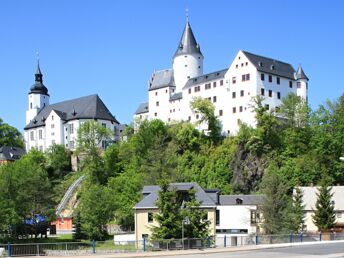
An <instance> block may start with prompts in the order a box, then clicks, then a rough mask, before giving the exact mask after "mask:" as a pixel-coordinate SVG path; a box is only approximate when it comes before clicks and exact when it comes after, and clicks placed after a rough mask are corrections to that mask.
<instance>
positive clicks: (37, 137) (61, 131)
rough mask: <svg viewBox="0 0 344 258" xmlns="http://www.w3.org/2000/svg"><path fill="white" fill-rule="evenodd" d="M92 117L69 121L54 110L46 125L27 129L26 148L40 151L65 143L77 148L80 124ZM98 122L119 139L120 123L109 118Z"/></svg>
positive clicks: (73, 148)
mask: <svg viewBox="0 0 344 258" xmlns="http://www.w3.org/2000/svg"><path fill="white" fill-rule="evenodd" d="M89 120H91V119H76V120H71V121H68V122H65V121H63V120H62V119H61V118H60V117H59V116H58V115H57V114H56V113H55V112H54V111H52V112H51V114H50V115H49V116H48V117H47V120H46V122H45V125H44V126H40V127H36V128H32V129H28V130H25V133H24V138H25V147H26V150H27V151H28V150H30V149H32V148H36V149H38V150H40V151H46V150H47V149H48V148H49V147H50V146H51V145H53V144H60V145H64V146H65V147H66V148H67V149H70V150H75V148H76V147H77V131H78V129H79V127H80V125H81V124H82V123H84V122H86V121H89ZM97 122H98V123H99V124H101V125H103V126H104V127H106V128H108V129H109V130H110V131H111V132H113V136H112V137H111V138H112V139H113V140H119V137H120V135H119V133H118V127H119V124H116V123H112V122H111V121H108V120H100V119H98V120H97ZM104 144H105V143H104V142H102V143H100V145H99V147H103V148H104V147H105V145H104Z"/></svg>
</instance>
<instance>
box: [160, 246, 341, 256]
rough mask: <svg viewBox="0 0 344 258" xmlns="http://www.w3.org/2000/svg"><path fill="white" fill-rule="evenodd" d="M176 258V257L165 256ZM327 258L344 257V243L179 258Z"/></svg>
mask: <svg viewBox="0 0 344 258" xmlns="http://www.w3.org/2000/svg"><path fill="white" fill-rule="evenodd" d="M164 257H165V258H175V257H176V256H164ZM184 257H185V258H210V257H211V258H227V257H229V258H244V257H245V258H273V257H279V258H292V257H298V258H301V257H302V258H320V257H322V258H325V257H328V258H329V257H331V258H336V257H341V258H342V257H344V243H331V244H317V245H304V246H292V247H279V248H273V249H262V250H252V251H237V252H225V253H209V254H189V255H178V258H184Z"/></svg>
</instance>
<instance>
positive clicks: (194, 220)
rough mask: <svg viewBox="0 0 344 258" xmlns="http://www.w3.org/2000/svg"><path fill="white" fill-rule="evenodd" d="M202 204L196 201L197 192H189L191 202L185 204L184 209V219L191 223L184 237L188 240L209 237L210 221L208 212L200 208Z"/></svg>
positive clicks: (188, 224) (187, 226) (182, 213)
mask: <svg viewBox="0 0 344 258" xmlns="http://www.w3.org/2000/svg"><path fill="white" fill-rule="evenodd" d="M200 206H201V203H200V202H199V201H197V200H196V195H195V190H194V189H192V190H190V191H189V200H188V201H187V202H185V207H184V209H182V210H181V211H180V212H181V216H182V218H184V219H185V218H188V220H189V223H187V224H186V225H185V226H184V227H185V233H184V237H186V238H201V239H206V238H207V237H209V226H210V220H208V218H207V211H205V210H202V209H201V208H200Z"/></svg>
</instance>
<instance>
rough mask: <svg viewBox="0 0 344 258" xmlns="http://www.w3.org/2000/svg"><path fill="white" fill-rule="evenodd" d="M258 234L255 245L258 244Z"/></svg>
mask: <svg viewBox="0 0 344 258" xmlns="http://www.w3.org/2000/svg"><path fill="white" fill-rule="evenodd" d="M258 240H259V239H258V234H257V235H256V245H258V244H259V243H258Z"/></svg>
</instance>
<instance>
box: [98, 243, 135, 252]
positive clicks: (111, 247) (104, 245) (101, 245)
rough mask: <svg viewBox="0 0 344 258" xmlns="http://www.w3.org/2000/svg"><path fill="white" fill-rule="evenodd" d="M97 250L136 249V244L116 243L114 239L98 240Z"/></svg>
mask: <svg viewBox="0 0 344 258" xmlns="http://www.w3.org/2000/svg"><path fill="white" fill-rule="evenodd" d="M96 250H128V251H134V250H136V247H135V245H118V244H117V245H116V244H114V242H113V241H105V242H96Z"/></svg>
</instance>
